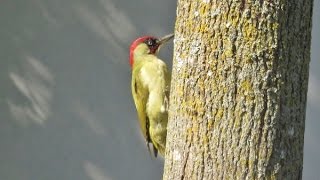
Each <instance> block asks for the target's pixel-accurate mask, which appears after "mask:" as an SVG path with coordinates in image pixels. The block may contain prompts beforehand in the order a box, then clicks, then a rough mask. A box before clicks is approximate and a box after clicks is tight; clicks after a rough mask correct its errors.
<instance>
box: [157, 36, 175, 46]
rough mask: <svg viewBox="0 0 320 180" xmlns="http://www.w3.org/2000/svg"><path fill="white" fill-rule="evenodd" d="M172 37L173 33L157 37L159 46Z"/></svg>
mask: <svg viewBox="0 0 320 180" xmlns="http://www.w3.org/2000/svg"><path fill="white" fill-rule="evenodd" d="M173 37H174V34H173V33H172V34H168V35H166V36H163V37H162V38H160V39H159V42H158V43H159V46H161V45H163V44H165V43H166V42H168V41H169V40H170V39H172V38H173Z"/></svg>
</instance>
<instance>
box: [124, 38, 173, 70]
mask: <svg viewBox="0 0 320 180" xmlns="http://www.w3.org/2000/svg"><path fill="white" fill-rule="evenodd" d="M173 36H174V35H173V34H168V35H166V36H164V37H162V38H157V37H154V36H143V37H139V38H138V39H136V40H134V41H133V42H132V44H131V46H130V56H129V63H130V66H131V68H132V66H133V63H134V56H135V55H143V54H157V53H158V52H159V49H160V47H161V45H163V44H164V43H166V42H167V41H169V40H170V39H171V38H173Z"/></svg>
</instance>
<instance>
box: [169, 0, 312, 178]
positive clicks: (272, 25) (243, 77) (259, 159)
mask: <svg viewBox="0 0 320 180" xmlns="http://www.w3.org/2000/svg"><path fill="white" fill-rule="evenodd" d="M312 5H313V1H312V0H304V1H302V0H290V1H283V0H281V1H280V0H274V1H267V0H264V1H261V0H260V1H246V0H242V1H233V0H229V1H217V0H216V1H213V0H201V1H200V0H179V1H178V7H177V20H176V25H175V41H174V62H173V72H172V83H171V95H170V109H169V123H168V134H167V147H166V157H165V167H164V177H163V178H164V179H167V180H172V179H208V180H209V179H281V180H282V179H290V180H291V179H301V177H302V165H303V140H304V139H303V138H304V127H305V109H306V94H307V86H308V74H309V61H310V42H311V41H310V39H311V16H312Z"/></svg>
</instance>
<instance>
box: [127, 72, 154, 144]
mask: <svg viewBox="0 0 320 180" xmlns="http://www.w3.org/2000/svg"><path fill="white" fill-rule="evenodd" d="M131 90H132V96H133V100H134V103H135V105H136V109H137V113H138V118H139V124H140V128H141V131H142V134H143V136H144V138H145V139H146V140H147V142H148V143H149V142H150V141H151V140H150V134H149V127H148V126H149V119H148V117H147V112H146V105H147V102H148V96H149V91H148V89H147V88H146V87H144V86H143V84H142V82H141V78H140V68H135V70H134V71H133V72H132V81H131Z"/></svg>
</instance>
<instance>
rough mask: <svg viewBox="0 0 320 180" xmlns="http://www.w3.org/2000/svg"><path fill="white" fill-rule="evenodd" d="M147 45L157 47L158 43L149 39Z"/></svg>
mask: <svg viewBox="0 0 320 180" xmlns="http://www.w3.org/2000/svg"><path fill="white" fill-rule="evenodd" d="M146 44H147V45H148V46H155V45H156V44H157V42H156V40H155V39H148V40H147V41H146Z"/></svg>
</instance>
